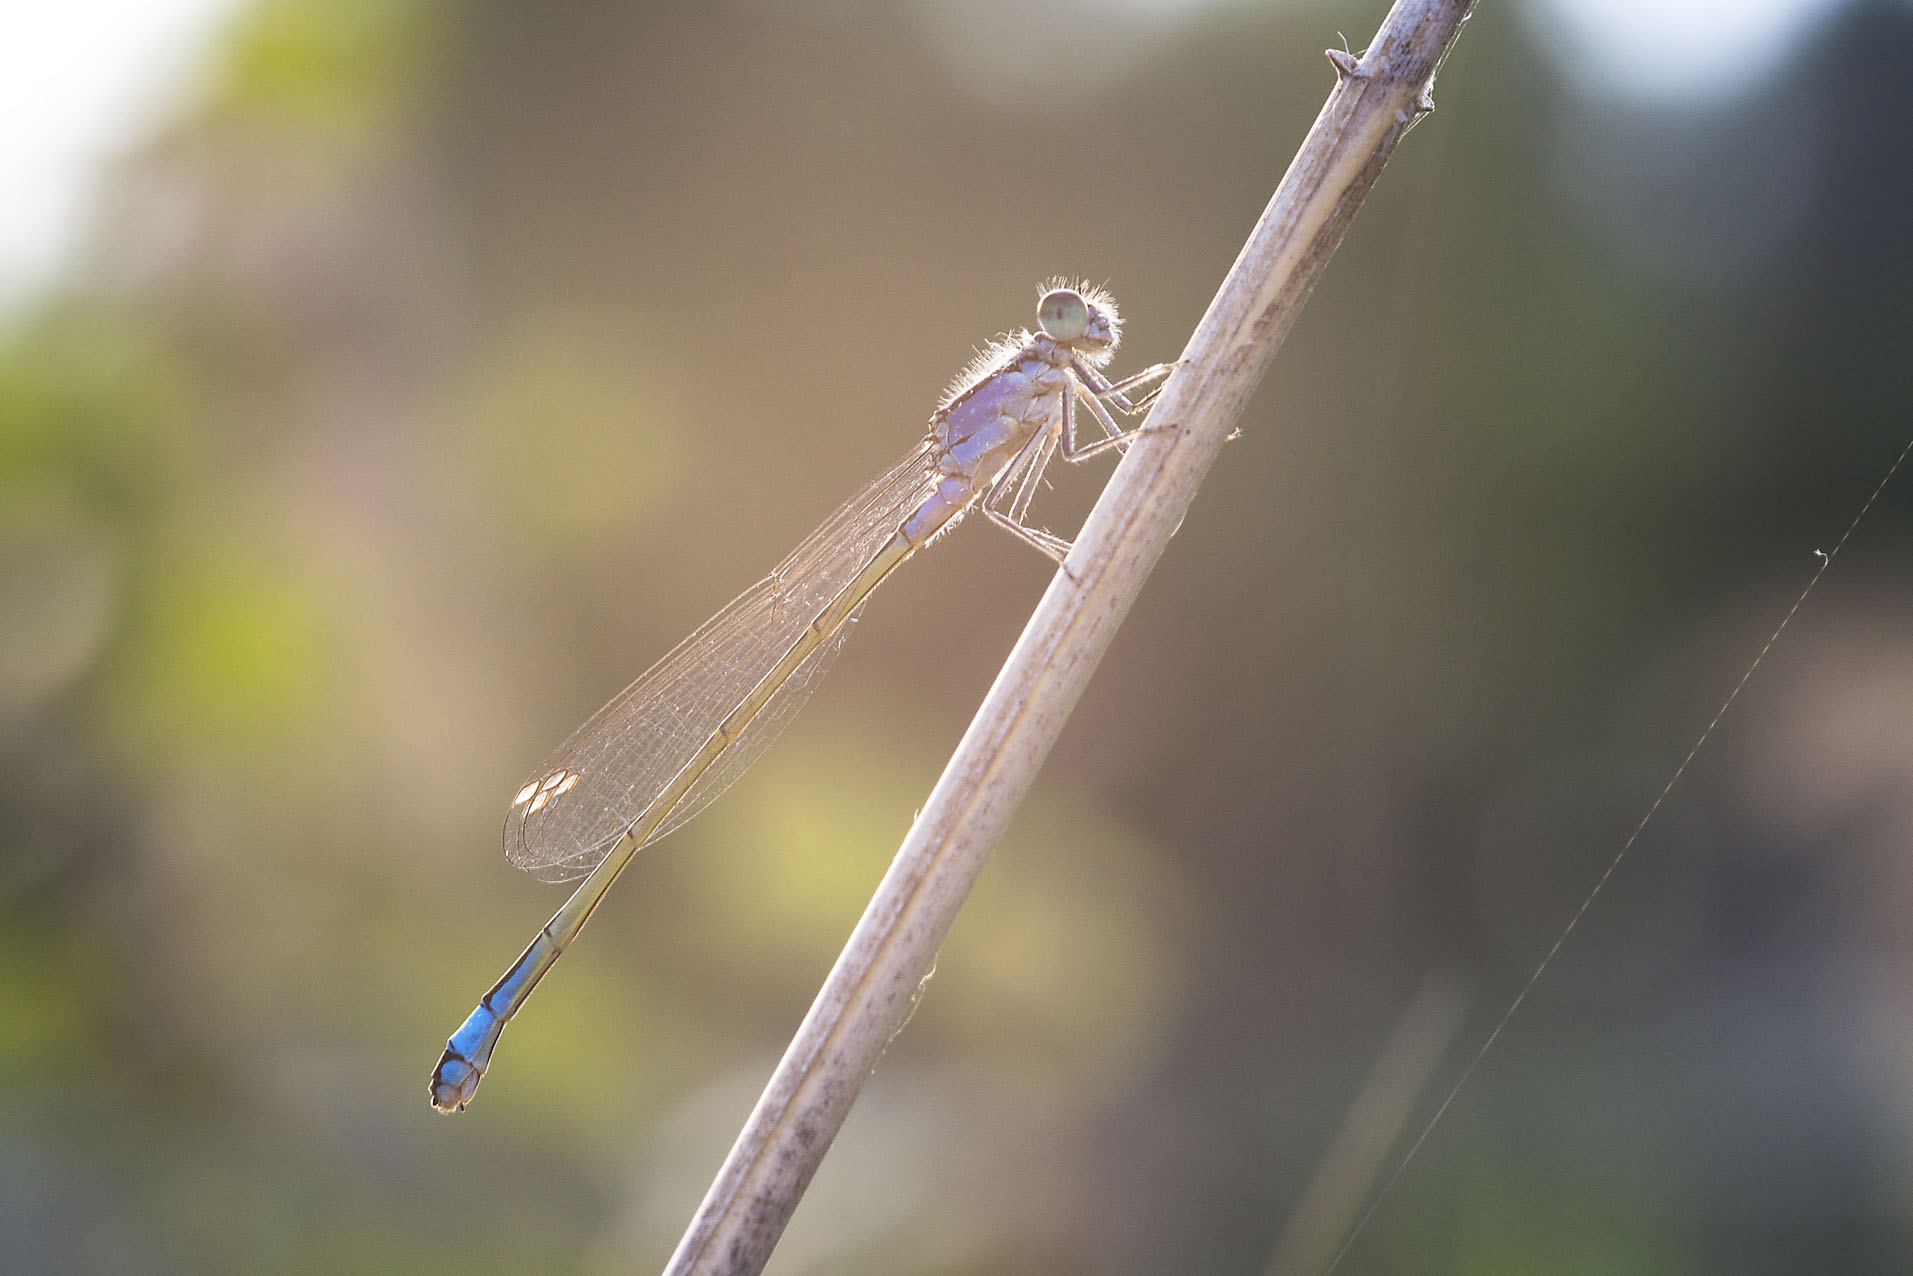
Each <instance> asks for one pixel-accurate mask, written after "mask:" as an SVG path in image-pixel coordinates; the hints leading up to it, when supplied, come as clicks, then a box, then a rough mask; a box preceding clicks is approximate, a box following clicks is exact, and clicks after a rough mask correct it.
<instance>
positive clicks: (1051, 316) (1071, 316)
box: [1036, 288, 1089, 342]
mask: <svg viewBox="0 0 1913 1276" xmlns="http://www.w3.org/2000/svg"><path fill="white" fill-rule="evenodd" d="M1036 324H1037V326H1038V327H1040V328H1041V329H1042V330H1043V331H1044V332H1045V333H1047V334H1048V335H1050V336H1051V337H1053V338H1055V339H1056V340H1058V341H1062V342H1070V341H1080V340H1081V339H1082V336H1083V334H1084V333H1085V332H1087V331H1088V330H1089V303H1088V302H1087V301H1084V300H1083V295H1082V294H1081V293H1079V292H1077V291H1075V290H1074V289H1071V288H1054V289H1051V290H1050V291H1049V292H1046V293H1044V294H1043V300H1041V301H1039V302H1037V303H1036Z"/></svg>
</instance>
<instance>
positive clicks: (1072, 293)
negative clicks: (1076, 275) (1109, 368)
mask: <svg viewBox="0 0 1913 1276" xmlns="http://www.w3.org/2000/svg"><path fill="white" fill-rule="evenodd" d="M1036 326H1037V327H1039V328H1041V329H1042V330H1043V335H1045V336H1047V337H1049V338H1050V339H1051V340H1053V341H1059V342H1061V343H1062V344H1064V345H1067V346H1074V347H1075V348H1076V349H1078V350H1081V351H1083V352H1084V353H1085V354H1093V355H1098V356H1101V358H1099V359H1098V360H1097V361H1098V362H1101V359H1102V358H1107V357H1108V355H1109V354H1110V353H1111V352H1113V351H1114V350H1115V349H1116V343H1117V342H1118V341H1120V340H1121V339H1122V320H1121V318H1119V317H1118V316H1117V314H1116V303H1115V302H1114V301H1112V300H1111V299H1110V296H1109V294H1108V293H1106V292H1104V291H1102V290H1101V289H1100V288H1090V287H1088V286H1086V285H1073V286H1072V285H1066V284H1064V283H1063V282H1062V281H1061V280H1052V281H1051V282H1050V283H1048V284H1046V285H1045V286H1044V292H1043V299H1042V300H1041V301H1039V302H1037V303H1036Z"/></svg>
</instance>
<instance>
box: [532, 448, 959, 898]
mask: <svg viewBox="0 0 1913 1276" xmlns="http://www.w3.org/2000/svg"><path fill="white" fill-rule="evenodd" d="M939 477H940V475H939V474H938V473H937V468H936V461H935V455H934V453H933V451H932V449H931V447H930V445H929V442H928V441H927V440H926V441H925V442H924V443H923V444H920V445H919V446H918V447H917V449H916V450H915V451H913V452H911V453H910V455H908V456H906V457H904V458H903V460H902V461H900V462H898V463H897V464H896V465H895V466H894V467H892V468H891V469H890V470H889V472H887V473H885V474H882V475H880V476H879V477H878V478H877V479H876V480H874V481H873V482H872V483H871V484H870V485H869V486H868V487H866V488H865V489H864V490H863V491H862V492H860V493H858V494H857V495H856V496H855V497H853V498H851V500H850V501H849V502H848V503H847V504H845V505H844V506H843V507H842V508H841V509H839V510H838V511H837V512H836V513H835V514H833V515H831V516H830V518H829V520H828V521H826V522H825V523H824V525H823V526H822V527H819V528H818V529H817V530H816V531H815V532H812V533H811V534H810V536H809V537H808V538H806V539H805V540H804V542H803V543H802V544H801V545H799V546H798V547H797V548H796V549H795V550H793V551H791V554H790V557H788V558H786V559H785V560H784V561H783V562H782V563H780V564H778V566H777V568H776V570H774V571H773V572H771V574H770V575H769V576H766V577H765V578H764V579H763V580H761V581H759V582H758V583H757V584H755V585H753V586H751V587H750V588H749V589H747V590H745V591H744V593H743V594H742V595H740V596H739V597H738V598H737V599H736V600H734V601H733V602H732V603H731V604H730V605H729V606H727V607H725V608H724V610H722V611H720V612H718V613H717V615H715V616H713V617H711V619H710V620H708V621H706V622H705V623H704V624H703V625H702V626H701V627H700V628H699V629H698V630H697V632H696V633H694V634H692V635H691V636H690V637H689V638H686V639H685V640H684V641H683V642H681V643H679V644H678V645H677V646H676V647H674V648H673V649H672V650H671V652H670V654H668V655H666V656H665V657H664V658H663V659H662V660H660V661H658V662H657V663H656V664H655V665H653V666H651V668H650V669H648V670H646V671H645V673H644V674H643V675H642V676H641V677H639V678H638V680H637V681H636V682H634V683H632V684H631V685H630V686H628V687H626V688H625V689H624V690H623V691H621V692H619V693H618V695H617V696H616V698H614V699H613V700H612V701H611V703H609V704H607V705H606V706H605V707H604V708H602V709H600V710H598V712H597V713H595V714H593V715H592V716H591V719H590V721H588V722H586V723H585V724H584V725H583V726H581V727H579V728H578V729H577V731H575V732H573V733H572V736H571V738H570V739H569V740H566V741H565V742H564V743H563V744H562V745H560V746H559V747H558V750H557V752H555V753H553V754H552V755H551V756H550V757H549V758H547V759H546V760H545V764H544V765H543V766H542V767H540V768H539V769H538V772H537V773H536V774H535V775H534V776H533V777H532V778H531V779H530V780H528V781H527V782H526V783H525V785H524V787H523V788H521V789H520V790H519V792H518V794H517V796H516V797H515V798H514V800H513V802H512V806H511V809H510V811H509V812H507V814H506V816H505V854H506V856H507V857H508V858H509V859H510V860H511V862H512V863H513V864H515V865H517V866H518V867H519V868H522V869H524V870H526V871H527V872H529V873H532V874H533V875H535V876H537V877H539V878H542V879H543V880H545V881H550V882H563V881H570V880H572V879H574V878H579V877H583V876H584V875H585V874H587V873H589V872H590V871H591V870H592V869H593V868H596V867H597V866H598V864H599V863H600V862H601V861H602V860H603V859H604V857H605V855H606V854H607V853H608V852H609V851H610V850H611V848H612V846H613V845H615V844H616V843H617V841H618V839H619V838H621V837H623V836H624V833H625V830H627V829H629V828H630V827H631V826H632V824H633V823H635V822H636V821H637V819H638V817H639V816H640V815H642V814H643V813H644V811H645V810H646V808H648V807H649V806H650V805H651V803H652V802H653V801H654V800H656V798H657V796H658V795H659V794H660V793H661V792H663V791H664V789H665V787H666V786H668V785H669V784H670V782H671V780H672V778H673V777H675V776H676V775H677V773H678V772H679V771H680V770H682V769H683V767H684V765H685V763H686V762H688V761H689V760H690V758H691V757H692V755H694V754H695V753H696V752H697V751H698V749H699V748H700V747H702V746H703V744H704V743H705V741H707V740H709V739H710V737H711V735H712V733H713V732H715V731H716V730H717V728H718V725H719V724H720V723H721V722H723V721H724V719H725V717H726V716H727V715H728V714H729V713H730V711H731V710H732V709H733V708H734V707H736V705H737V704H738V703H739V702H740V701H742V700H743V699H744V697H745V696H746V695H748V694H749V692H750V691H751V689H752V688H753V687H755V686H756V685H757V684H758V683H759V682H761V681H762V680H763V678H764V676H765V675H766V674H767V673H769V672H770V671H771V669H772V668H774V667H775V666H776V664H777V662H778V661H779V660H780V659H781V658H782V657H783V656H784V655H785V654H786V653H787V652H789V651H790V650H791V648H792V646H793V644H795V643H796V642H797V641H798V640H799V639H801V638H802V637H803V635H804V632H805V630H806V629H808V628H809V626H810V623H811V621H812V620H814V619H816V618H817V616H818V615H819V613H821V612H822V611H823V610H824V608H825V607H827V606H828V605H829V604H830V602H831V601H832V600H833V599H835V598H836V597H837V596H838V595H839V594H840V593H842V592H843V589H844V587H845V586H846V585H848V584H849V583H850V582H851V581H852V580H854V579H855V578H856V576H857V573H858V572H859V571H861V570H862V569H863V567H864V566H865V564H866V563H868V562H869V561H870V559H871V558H872V557H873V556H874V555H875V554H876V552H877V551H878V550H879V549H881V548H882V547H883V546H884V544H885V543H886V542H887V541H888V540H889V539H890V537H891V536H892V535H893V534H894V533H895V532H896V530H897V528H898V527H899V525H901V524H902V522H903V520H904V519H905V518H907V517H908V516H909V515H910V514H911V513H912V512H913V511H914V510H915V509H916V508H917V507H918V506H919V505H921V504H922V503H923V502H924V501H925V500H927V499H928V498H929V497H930V495H931V493H933V492H934V491H935V490H936V484H937V480H938V478H939ZM849 629H850V626H849V625H848V624H845V625H844V626H842V628H841V629H839V631H838V632H837V633H835V634H833V635H829V636H828V640H827V641H825V642H824V643H823V644H822V645H821V646H819V647H818V649H817V650H816V651H815V652H813V653H812V654H811V655H810V656H809V658H807V659H806V660H805V661H804V662H803V663H802V664H800V665H799V666H798V667H797V669H796V671H795V673H793V674H792V675H791V676H790V677H789V678H788V679H786V680H785V682H784V684H783V685H782V686H781V687H780V688H778V690H777V692H776V694H775V695H774V696H773V697H772V698H771V699H770V700H769V701H768V702H767V703H766V704H765V705H764V707H763V708H762V709H761V710H759V711H758V713H757V715H756V716H755V717H754V718H752V719H751V721H750V723H749V724H748V725H747V726H746V727H745V729H744V730H743V731H742V732H740V733H739V735H738V738H737V740H736V742H735V743H733V744H732V745H731V747H730V748H728V749H727V750H725V752H724V753H723V755H722V756H720V757H719V758H718V760H717V761H716V762H715V763H713V764H712V766H711V768H710V770H708V771H706V772H705V773H704V775H703V776H701V777H700V778H699V779H698V781H697V782H696V783H695V784H694V785H693V786H692V787H691V789H690V790H689V791H688V792H687V793H686V794H685V795H684V797H683V798H682V799H680V800H679V802H678V804H677V805H676V806H675V807H674V808H672V811H671V814H670V815H669V816H668V817H667V818H666V819H665V820H664V821H663V822H662V823H661V824H660V825H659V826H658V830H657V832H656V833H654V834H652V836H651V838H650V839H649V841H656V840H657V839H658V838H660V837H663V836H664V835H665V834H666V833H669V832H670V831H671V830H673V829H675V828H677V827H678V826H679V825H681V824H683V823H684V822H685V821H686V820H688V819H690V818H691V817H692V816H693V815H696V814H697V813H698V812H699V811H701V810H703V809H704V807H705V806H707V805H708V804H709V803H710V801H711V800H712V799H713V798H715V797H717V795H718V794H720V793H722V792H723V791H724V789H725V788H726V787H727V786H728V785H729V784H730V783H731V781H733V780H735V779H736V778H737V777H738V776H739V775H741V774H743V772H744V770H745V769H746V768H747V767H749V766H750V764H751V763H752V762H755V761H756V760H757V758H758V757H759V756H760V755H761V754H762V753H763V751H764V750H765V748H766V747H768V746H769V744H770V742H771V741H772V740H773V739H775V738H776V736H777V734H778V733H779V732H780V731H782V730H783V729H784V727H785V726H786V725H788V724H789V722H790V720H791V718H792V717H794V716H795V715H796V713H797V710H798V709H799V708H801V707H802V706H803V703H804V701H805V700H806V699H808V698H809V696H810V692H811V691H812V690H813V689H815V687H816V685H817V683H818V682H819V681H820V680H821V679H822V678H823V675H824V673H825V671H826V670H828V669H829V668H830V665H831V662H832V661H833V660H834V659H835V658H836V655H837V652H838V651H839V650H840V649H841V648H842V646H843V641H844V638H845V637H846V636H847V635H848V633H849ZM647 844H648V843H647Z"/></svg>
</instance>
